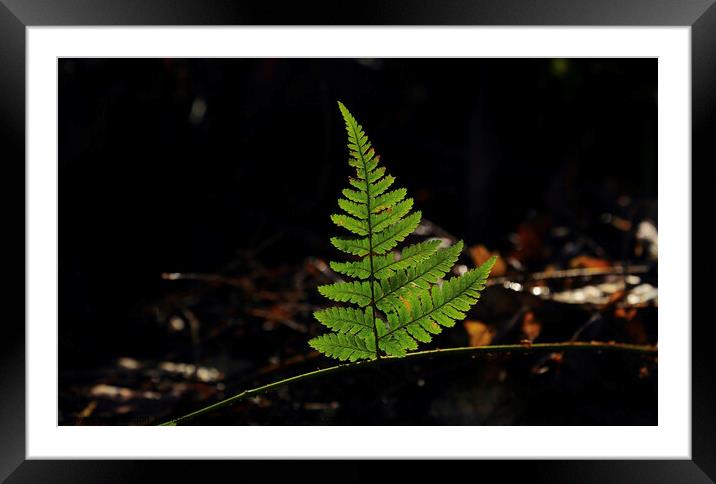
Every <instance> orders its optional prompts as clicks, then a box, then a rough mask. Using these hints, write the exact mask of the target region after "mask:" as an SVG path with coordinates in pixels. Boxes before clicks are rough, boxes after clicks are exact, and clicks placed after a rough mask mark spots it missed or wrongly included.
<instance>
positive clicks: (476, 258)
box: [468, 245, 507, 277]
mask: <svg viewBox="0 0 716 484" xmlns="http://www.w3.org/2000/svg"><path fill="white" fill-rule="evenodd" d="M468 250H469V252H470V258H472V262H473V263H474V264H475V265H476V266H479V265H482V264H484V263H485V262H486V261H487V260H488V259H489V258H490V257H492V256H493V255H496V256H497V261H495V265H494V266H493V267H492V270H491V271H490V277H502V276H504V275H505V274H506V273H507V264H506V263H505V260H504V258H502V257H500V254H499V253H497V252H490V251H489V250H488V249H487V247H485V246H484V245H473V246H472V247H470V248H469V249H468Z"/></svg>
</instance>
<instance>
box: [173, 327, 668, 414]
mask: <svg viewBox="0 0 716 484" xmlns="http://www.w3.org/2000/svg"><path fill="white" fill-rule="evenodd" d="M567 350H596V351H600V350H607V351H626V352H631V353H637V354H643V355H655V354H657V348H656V346H649V345H633V344H626V343H603V342H597V341H593V342H584V341H574V342H568V343H536V344H516V345H494V346H475V347H473V346H468V347H459V348H445V349H437V350H428V351H417V352H415V353H408V354H407V355H406V356H403V357H390V356H388V357H385V356H384V357H382V358H381V359H380V360H377V359H373V360H364V361H358V362H355V363H346V364H342V365H336V366H331V367H328V368H323V369H321V370H316V371H311V372H308V373H302V374H300V375H296V376H292V377H290V378H286V379H284V380H279V381H275V382H273V383H269V384H268V385H264V386H260V387H257V388H252V389H250V390H245V391H243V392H241V393H238V394H236V395H234V396H232V397H229V398H227V399H225V400H222V401H220V402H217V403H215V404H213V405H209V406H207V407H204V408H202V409H199V410H197V411H195V412H192V413H189V414H187V415H184V416H183V417H179V418H176V419H174V420H170V421H169V422H166V423H163V424H161V425H178V424H180V423H184V422H188V421H189V420H192V419H194V418H196V417H199V416H201V415H204V414H206V413H209V412H213V411H214V410H219V409H221V408H224V407H227V406H229V405H231V404H233V403H235V402H238V401H239V400H243V399H245V398H248V397H251V396H254V395H258V394H261V393H264V392H267V391H269V390H273V389H275V388H279V387H282V386H284V385H289V384H291V383H295V382H297V381H303V380H309V379H312V378H316V377H320V376H325V375H328V374H331V373H339V372H342V371H346V370H352V369H355V368H368V367H372V366H375V365H376V364H377V363H380V364H384V363H387V362H391V361H405V360H414V359H419V358H425V357H431V356H445V355H457V354H460V355H463V354H464V355H481V354H486V355H490V354H492V353H509V352H525V353H529V352H534V351H567Z"/></svg>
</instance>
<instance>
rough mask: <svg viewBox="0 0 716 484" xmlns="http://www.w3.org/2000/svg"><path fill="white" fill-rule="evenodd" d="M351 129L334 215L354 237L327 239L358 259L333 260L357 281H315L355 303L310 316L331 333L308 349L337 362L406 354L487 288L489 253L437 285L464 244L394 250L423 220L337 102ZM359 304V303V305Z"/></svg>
mask: <svg viewBox="0 0 716 484" xmlns="http://www.w3.org/2000/svg"><path fill="white" fill-rule="evenodd" d="M338 107H339V109H340V111H341V114H342V116H343V120H344V122H345V125H346V132H347V134H348V152H349V157H348V164H349V166H351V167H352V168H354V169H355V173H354V175H353V176H352V177H349V178H348V183H349V184H350V185H351V188H345V189H343V191H342V194H343V197H345V198H339V199H338V206H339V208H340V209H341V210H342V211H343V212H345V213H341V214H333V215H331V220H332V221H333V222H334V223H335V224H336V225H338V226H339V227H342V228H344V229H346V230H348V231H349V232H351V233H352V234H354V237H344V236H339V237H332V238H331V243H332V244H333V245H334V246H335V247H336V248H337V249H338V250H340V251H342V252H345V253H347V254H350V255H353V256H357V257H358V259H357V260H352V261H346V262H335V261H333V262H331V263H330V266H331V268H333V270H335V271H336V272H338V273H340V274H344V275H346V276H348V277H352V278H355V279H356V280H355V281H350V282H338V283H335V284H328V285H323V286H319V288H318V291H319V292H320V293H321V294H322V295H323V296H325V297H326V298H328V299H330V300H333V301H337V302H341V303H347V304H353V305H356V306H358V308H355V307H331V308H327V309H322V310H319V311H316V312H315V313H314V316H315V317H316V319H317V320H318V321H320V322H321V323H322V324H323V325H324V326H326V327H327V328H329V329H331V330H333V332H331V333H328V334H324V335H322V336H318V337H316V338H313V339H312V340H310V341H309V344H310V345H311V347H313V348H315V349H316V350H318V351H320V352H321V353H323V354H325V355H327V356H330V357H333V358H337V359H339V360H344V361H346V360H348V361H356V360H360V359H371V358H379V357H380V355H381V354H387V355H391V356H397V357H400V356H404V355H405V354H406V352H408V351H412V350H415V349H417V348H418V344H419V343H428V342H430V341H431V340H432V337H433V335H435V334H438V333H439V332H440V331H442V328H443V327H448V326H452V325H454V324H455V321H456V320H458V319H462V318H464V317H465V312H466V311H467V310H468V309H469V308H470V306H471V305H472V304H474V303H475V302H476V301H477V299H478V297H479V292H480V291H481V290H482V289H483V288H484V287H485V280H486V279H487V277H488V275H489V272H490V269H491V268H492V264H494V259H491V260H490V261H488V262H487V263H485V264H483V265H482V266H480V267H479V268H477V269H475V270H472V271H468V272H467V273H465V274H464V275H462V276H460V277H453V278H452V279H450V280H448V281H445V282H444V283H442V285H437V284H436V283H437V282H438V281H439V280H440V279H441V278H443V277H444V276H445V274H447V273H448V272H449V271H450V269H451V268H452V266H453V264H455V262H456V261H457V258H458V256H459V255H460V252H461V251H462V247H463V244H462V242H458V243H456V244H455V245H453V246H452V247H448V248H445V249H439V248H438V247H439V245H440V243H441V241H440V240H428V241H425V242H420V243H417V244H413V245H410V246H408V247H405V248H404V249H403V250H402V251H401V252H399V253H398V252H395V253H394V252H391V251H393V249H394V248H395V247H396V246H397V245H398V244H399V243H400V242H402V241H403V240H405V238H406V237H407V236H408V235H410V234H411V233H412V232H413V231H414V230H415V229H416V228H417V226H418V224H419V223H420V218H421V213H420V212H419V211H415V212H411V210H412V209H413V199H412V198H409V197H407V190H406V189H404V188H394V189H392V190H389V189H390V188H391V187H392V186H393V183H394V182H395V178H394V177H393V176H391V175H389V174H387V173H386V169H385V167H384V166H380V156H379V155H378V154H376V152H375V149H374V148H373V146H372V144H371V142H370V140H369V139H368V136H367V135H366V133H365V130H364V129H363V127H362V126H361V125H360V124H359V123H358V121H357V120H356V119H355V118H354V117H353V115H352V114H351V113H350V112H349V111H348V109H346V107H345V106H344V105H343V104H341V103H340V102H339V103H338ZM359 308H360V309H359Z"/></svg>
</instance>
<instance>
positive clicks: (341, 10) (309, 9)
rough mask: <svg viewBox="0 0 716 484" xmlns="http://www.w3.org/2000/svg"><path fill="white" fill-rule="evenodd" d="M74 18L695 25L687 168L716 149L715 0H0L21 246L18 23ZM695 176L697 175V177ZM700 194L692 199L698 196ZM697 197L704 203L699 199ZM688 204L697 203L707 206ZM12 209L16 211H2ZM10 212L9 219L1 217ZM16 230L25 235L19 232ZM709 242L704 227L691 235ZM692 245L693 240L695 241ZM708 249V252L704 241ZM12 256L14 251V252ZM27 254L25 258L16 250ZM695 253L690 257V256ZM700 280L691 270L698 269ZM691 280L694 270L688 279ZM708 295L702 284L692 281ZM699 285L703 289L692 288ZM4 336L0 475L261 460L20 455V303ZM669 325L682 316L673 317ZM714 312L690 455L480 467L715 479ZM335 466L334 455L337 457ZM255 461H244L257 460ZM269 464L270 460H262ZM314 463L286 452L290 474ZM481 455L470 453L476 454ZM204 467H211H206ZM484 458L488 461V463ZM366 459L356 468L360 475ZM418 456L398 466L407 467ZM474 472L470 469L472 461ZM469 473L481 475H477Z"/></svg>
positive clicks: (117, 478)
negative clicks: (355, 2)
mask: <svg viewBox="0 0 716 484" xmlns="http://www.w3.org/2000/svg"><path fill="white" fill-rule="evenodd" d="M41 25H42V26H81V25H96V26H103V25H129V26H132V25H442V26H444V25H571V26H589V25H594V26H597V25H598V26H601V25H604V26H690V27H691V42H692V43H691V61H692V63H691V66H692V158H693V160H692V165H691V166H692V168H694V167H700V166H708V165H709V164H710V163H709V162H711V164H712V163H713V160H716V136H714V134H715V133H716V123H715V121H716V6H714V0H689V1H684V0H659V1H655V0H608V1H607V0H591V1H587V0H584V1H577V0H542V1H539V2H537V1H534V0H489V1H488V0H471V1H464V0H442V1H440V2H435V1H432V0H412V1H405V2H391V3H388V2H381V1H380V0H366V1H363V2H361V4H360V8H359V9H354V8H351V9H348V8H347V6H346V7H344V6H342V4H341V3H340V2H322V1H319V2H313V3H310V5H309V4H307V3H305V2H286V3H285V4H280V5H276V4H275V3H274V2H266V1H263V2H261V1H244V0H234V1H232V0H153V1H149V0H145V1H138V0H54V1H52V2H49V1H43V0H0V113H1V114H0V132H2V135H3V136H2V137H0V139H3V140H4V141H3V149H2V152H3V157H2V165H3V170H4V172H5V176H4V177H3V180H4V181H5V188H6V189H7V188H8V187H10V186H13V187H18V188H19V190H18V192H21V193H18V192H15V193H11V190H3V195H4V196H5V197H6V200H5V204H4V206H5V207H13V209H14V210H12V211H6V219H5V220H6V227H7V229H6V230H7V232H6V234H8V235H10V234H12V237H6V240H7V241H10V243H12V244H14V247H15V248H16V249H15V250H16V253H18V254H20V253H22V254H25V252H24V250H25V244H26V242H27V241H26V240H25V236H24V234H25V231H24V226H25V211H24V210H23V213H22V215H20V213H19V210H17V209H16V208H17V207H18V206H20V202H18V200H19V199H20V197H21V196H22V200H23V201H22V202H21V203H22V206H23V208H24V203H25V202H24V200H25V197H24V195H25V193H24V191H25V106H26V104H25V81H26V78H25V77H26V75H25V62H26V50H25V28H26V27H28V26H41ZM692 179H698V178H692ZM697 200H698V199H697ZM705 201H706V199H704V200H703V201H702V202H705ZM707 205H708V204H706V203H700V204H697V205H694V209H695V210H696V209H700V208H701V207H703V206H707ZM10 214H11V216H9V215H10ZM8 222H10V223H8ZM19 234H23V236H22V237H20V235H19ZM693 240H694V242H696V243H704V242H705V240H709V239H708V238H694V239H693ZM695 248H696V247H694V249H695ZM702 253H703V252H702ZM16 259H19V258H16ZM23 259H24V258H23ZM685 263H689V264H691V261H685ZM709 269H710V263H708V262H707V261H704V264H703V265H702V264H699V266H698V267H693V273H692V274H693V275H697V274H702V273H703V274H705V273H707V272H708V273H710V272H711V271H709ZM21 277H22V278H10V277H8V276H6V277H5V280H6V281H11V284H10V286H9V287H7V288H6V290H5V298H6V299H5V300H6V301H7V302H11V304H12V305H14V306H16V307H19V306H20V301H23V302H24V300H25V297H24V296H25V285H24V280H25V276H24V273H23V276H21ZM693 282H695V279H694V280H693ZM684 283H685V284H692V281H684ZM691 287H692V289H693V290H695V292H696V294H697V297H692V300H693V301H694V303H697V302H699V301H703V300H704V299H705V296H706V292H705V291H707V290H708V288H707V287H703V286H699V285H697V284H695V283H694V284H692V286H691ZM698 295H702V296H703V297H701V298H699V297H698ZM5 314H6V317H5V318H3V320H4V321H3V333H2V336H0V389H1V390H2V391H1V393H0V442H2V443H1V444H0V477H1V478H3V479H5V478H7V482H44V483H49V482H134V481H143V480H145V479H146V480H149V479H152V480H153V479H154V478H153V473H154V471H158V472H161V473H162V475H163V479H164V480H166V481H170V480H172V481H177V480H178V481H182V482H184V481H195V477H196V478H198V476H202V477H201V478H206V476H217V477H218V476H222V475H227V476H231V475H234V476H236V475H237V474H235V473H236V472H237V471H238V472H240V473H241V474H240V475H242V476H248V475H250V474H251V473H253V472H255V471H258V469H251V468H247V465H249V464H248V463H246V462H242V463H236V462H226V461H222V462H210V461H197V462H192V463H186V462H183V463H182V462H169V461H164V462H151V461H68V460H64V461H49V460H26V458H25V455H26V452H25V443H26V439H25V326H24V324H25V323H24V305H23V308H22V309H21V310H20V314H19V315H17V316H15V317H13V318H10V317H9V316H7V314H8V313H5ZM668 323H669V324H678V323H682V324H683V323H686V322H685V321H684V322H674V321H670V322H668ZM712 328H713V323H712V322H711V318H704V319H698V318H696V317H694V318H693V324H692V369H693V371H692V429H691V430H692V432H691V437H692V447H691V450H692V460H644V461H600V460H589V461H522V462H514V463H510V464H507V463H504V462H500V461H483V462H481V463H480V464H479V465H480V466H481V467H480V470H479V472H480V475H482V476H484V475H485V472H491V471H497V472H504V469H505V468H506V467H507V466H509V469H510V471H509V473H508V475H507V477H508V478H509V480H513V479H517V480H519V481H522V480H523V479H530V480H531V481H533V482H581V483H588V482H649V483H658V482H664V483H667V482H668V483H671V482H714V480H716V416H715V413H716V412H714V409H715V408H716V377H714V374H716V372H715V371H714V358H709V356H710V355H709V351H710V350H711V348H712V347H713V339H712V337H711V336H712V335H713V329H712ZM337 464H339V465H342V464H341V463H337ZM260 465H262V464H261V463H252V464H250V466H252V467H253V466H260ZM264 465H265V464H264ZM310 465H311V464H310V463H307V462H303V463H292V464H291V467H290V469H291V473H295V472H301V470H305V471H306V475H308V476H310V475H312V472H313V471H311V470H310V469H311V468H310V467H309V466H310ZM475 465H477V464H475ZM209 466H211V470H209ZM488 467H489V469H488ZM367 472H370V470H369V469H367V468H365V467H362V470H361V467H360V466H359V467H353V470H352V471H351V474H352V475H353V476H354V478H357V477H358V476H360V475H361V474H363V475H365V474H366V473H367ZM417 472H422V470H421V466H420V465H415V466H410V470H402V471H401V473H403V474H404V477H405V478H410V474H411V473H417ZM474 472H477V471H474ZM476 478H479V477H478V476H476Z"/></svg>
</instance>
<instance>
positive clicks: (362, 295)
mask: <svg viewBox="0 0 716 484" xmlns="http://www.w3.org/2000/svg"><path fill="white" fill-rule="evenodd" d="M318 292H320V293H321V294H322V295H323V296H325V297H327V298H328V299H332V300H333V301H338V302H352V303H355V304H357V305H359V306H361V307H363V306H367V305H368V304H370V302H371V297H372V296H371V289H370V285H369V283H367V282H359V281H354V282H336V283H335V284H327V285H325V286H318Z"/></svg>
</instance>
